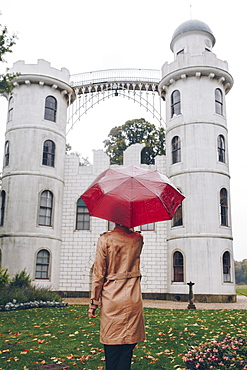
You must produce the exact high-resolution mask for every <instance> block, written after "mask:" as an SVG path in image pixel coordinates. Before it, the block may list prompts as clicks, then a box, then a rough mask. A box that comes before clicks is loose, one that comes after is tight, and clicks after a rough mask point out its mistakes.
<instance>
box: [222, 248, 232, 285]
mask: <svg viewBox="0 0 247 370" xmlns="http://www.w3.org/2000/svg"><path fill="white" fill-rule="evenodd" d="M223 281H224V283H229V282H231V255H230V253H229V252H225V253H224V254H223Z"/></svg>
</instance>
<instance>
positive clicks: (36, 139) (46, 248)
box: [0, 60, 74, 289]
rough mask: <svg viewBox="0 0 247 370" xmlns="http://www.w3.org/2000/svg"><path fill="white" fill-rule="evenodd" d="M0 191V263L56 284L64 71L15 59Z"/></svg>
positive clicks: (68, 97) (67, 96)
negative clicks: (14, 78) (0, 189)
mask: <svg viewBox="0 0 247 370" xmlns="http://www.w3.org/2000/svg"><path fill="white" fill-rule="evenodd" d="M9 72H10V73H12V72H13V73H19V75H18V77H17V78H16V81H15V83H14V86H15V87H14V89H13V91H12V93H11V95H10V96H9V106H8V117H7V126H6V134H5V152H4V163H3V178H2V191H1V220H0V221H1V222H0V224H1V226H0V233H1V238H0V248H1V255H2V267H4V268H8V272H9V273H10V274H11V275H13V274H15V273H17V272H20V271H21V270H23V269H24V268H26V270H27V272H28V273H29V274H30V276H31V278H32V279H34V280H35V282H38V283H39V284H45V285H48V286H51V287H52V288H53V289H57V288H58V280H59V264H60V263H59V261H60V246H61V224H62V200H63V188H64V160H65V131H66V114H67V107H68V105H69V103H70V102H71V101H72V100H73V99H74V93H73V90H72V88H71V87H70V86H69V71H68V70H67V69H65V68H62V69H61V70H58V69H55V68H52V67H51V66H50V63H48V62H46V61H44V60H38V63H37V64H25V63H24V62H23V61H19V62H16V63H15V64H14V66H13V68H12V69H11V70H10V71H9Z"/></svg>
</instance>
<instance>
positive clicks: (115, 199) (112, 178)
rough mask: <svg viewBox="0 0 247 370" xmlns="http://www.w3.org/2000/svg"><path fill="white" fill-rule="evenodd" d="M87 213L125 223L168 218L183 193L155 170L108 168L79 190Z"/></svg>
mask: <svg viewBox="0 0 247 370" xmlns="http://www.w3.org/2000/svg"><path fill="white" fill-rule="evenodd" d="M81 198H82V199H83V200H84V202H85V204H86V206H87V208H88V210H89V213H90V215H91V216H95V217H99V218H103V219H105V220H109V221H112V222H115V223H118V224H121V225H124V226H127V227H134V226H138V225H144V224H148V223H151V222H158V221H163V220H171V219H172V217H173V216H174V213H175V212H176V210H177V208H178V206H179V205H180V203H181V202H182V201H183V199H184V196H183V195H182V194H181V193H180V192H179V191H178V190H177V189H176V188H175V186H173V185H172V183H171V182H170V180H169V179H168V178H167V177H166V176H165V175H163V174H161V173H160V172H158V171H156V170H146V169H143V168H139V167H135V166H127V167H119V168H109V169H107V170H106V171H104V172H102V173H101V174H100V175H99V176H98V177H97V178H96V179H95V180H94V182H93V183H92V184H91V185H90V186H89V188H88V189H87V190H86V191H85V192H84V193H83V194H82V196H81Z"/></svg>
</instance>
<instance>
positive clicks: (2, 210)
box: [0, 190, 6, 226]
mask: <svg viewBox="0 0 247 370" xmlns="http://www.w3.org/2000/svg"><path fill="white" fill-rule="evenodd" d="M5 199H6V193H5V191H4V190H2V191H1V218H0V226H3V223H4V213H5Z"/></svg>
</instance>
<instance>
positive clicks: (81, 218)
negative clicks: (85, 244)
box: [76, 198, 90, 230]
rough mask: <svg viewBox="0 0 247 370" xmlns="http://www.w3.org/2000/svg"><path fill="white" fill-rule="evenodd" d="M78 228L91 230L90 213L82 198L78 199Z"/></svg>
mask: <svg viewBox="0 0 247 370" xmlns="http://www.w3.org/2000/svg"><path fill="white" fill-rule="evenodd" d="M76 230H90V215H89V211H88V209H87V206H86V204H85V203H84V201H83V200H82V198H79V199H78V201H77V207H76Z"/></svg>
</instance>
